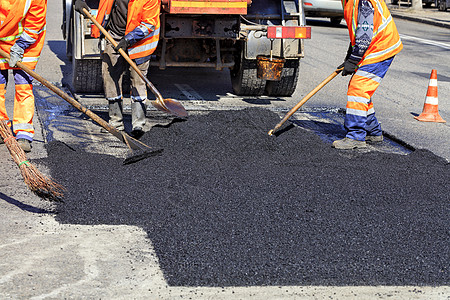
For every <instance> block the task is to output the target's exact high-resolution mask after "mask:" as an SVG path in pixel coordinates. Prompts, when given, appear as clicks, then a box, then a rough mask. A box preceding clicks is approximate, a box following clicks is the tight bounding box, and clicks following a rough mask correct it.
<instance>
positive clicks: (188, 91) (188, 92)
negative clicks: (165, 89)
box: [175, 84, 205, 104]
mask: <svg viewBox="0 0 450 300" xmlns="http://www.w3.org/2000/svg"><path fill="white" fill-rule="evenodd" d="M175 86H176V87H177V88H178V89H179V90H180V91H181V92H182V93H183V95H185V96H186V97H187V98H188V100H189V101H190V102H191V103H193V104H204V101H205V100H204V99H203V98H202V96H200V94H199V93H197V92H196V91H195V90H194V89H193V88H192V87H191V86H190V85H189V84H175Z"/></svg>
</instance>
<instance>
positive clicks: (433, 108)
mask: <svg viewBox="0 0 450 300" xmlns="http://www.w3.org/2000/svg"><path fill="white" fill-rule="evenodd" d="M438 102H439V101H438V87H437V71H436V70H432V71H431V75H430V81H429V83H428V90H427V97H426V98H425V103H424V105H423V110H422V113H421V114H420V115H419V116H417V117H414V118H415V119H416V120H419V121H422V122H437V123H445V122H446V121H445V120H444V119H442V117H441V116H440V115H439V108H438V104H439V103H438Z"/></svg>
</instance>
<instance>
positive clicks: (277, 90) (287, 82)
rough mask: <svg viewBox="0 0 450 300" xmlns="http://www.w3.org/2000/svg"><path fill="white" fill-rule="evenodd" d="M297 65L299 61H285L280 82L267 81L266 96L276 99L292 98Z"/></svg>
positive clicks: (295, 83) (295, 84) (296, 76)
mask: <svg viewBox="0 0 450 300" xmlns="http://www.w3.org/2000/svg"><path fill="white" fill-rule="evenodd" d="M299 65H300V61H299V60H286V62H285V64H284V68H283V70H282V71H281V79H280V81H267V83H266V94H267V95H268V96H276V97H290V96H292V94H293V93H294V92H295V88H296V87H297V81H298V73H299Z"/></svg>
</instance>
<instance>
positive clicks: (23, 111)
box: [0, 70, 34, 141]
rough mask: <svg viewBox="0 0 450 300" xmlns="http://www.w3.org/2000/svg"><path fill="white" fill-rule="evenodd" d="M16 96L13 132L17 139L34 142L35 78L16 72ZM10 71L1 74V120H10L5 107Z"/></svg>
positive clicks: (22, 72)
mask: <svg viewBox="0 0 450 300" xmlns="http://www.w3.org/2000/svg"><path fill="white" fill-rule="evenodd" d="M13 75H14V83H15V90H16V93H15V96H14V111H13V131H14V134H15V135H16V138H18V139H20V138H24V139H27V140H30V141H32V140H33V136H34V126H33V116H34V95H33V86H32V81H33V78H32V77H31V76H30V75H28V74H27V73H25V72H24V71H22V70H14V71H13ZM7 78H8V70H1V72H0V118H2V119H4V120H9V118H8V115H7V112H6V107H5V101H6V100H5V86H6V83H7Z"/></svg>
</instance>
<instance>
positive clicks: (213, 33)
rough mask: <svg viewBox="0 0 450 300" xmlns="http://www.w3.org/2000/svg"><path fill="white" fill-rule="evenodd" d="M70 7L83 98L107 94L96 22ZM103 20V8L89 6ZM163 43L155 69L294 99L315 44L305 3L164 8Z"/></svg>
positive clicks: (195, 0) (193, 1) (205, 1)
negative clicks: (213, 76)
mask: <svg viewBox="0 0 450 300" xmlns="http://www.w3.org/2000/svg"><path fill="white" fill-rule="evenodd" d="M73 2H74V0H63V9H64V13H63V23H62V26H61V28H62V31H63V36H64V39H65V40H66V53H67V56H68V58H69V59H70V60H71V61H72V64H73V66H72V67H73V68H72V69H73V80H72V88H73V89H74V90H75V91H76V92H84V93H100V92H102V91H103V84H102V76H101V59H100V51H99V46H98V45H99V40H98V39H96V38H93V37H91V29H92V26H94V25H93V24H92V23H91V21H90V20H89V19H87V18H84V16H83V15H82V14H79V13H78V12H76V11H75V10H74V8H73ZM86 3H87V4H88V5H89V7H90V8H91V9H92V13H93V14H96V10H97V8H98V6H99V0H86ZM160 17H161V30H160V41H159V43H158V47H157V49H156V51H155V52H154V54H153V55H152V59H151V61H150V66H156V67H159V68H160V69H166V68H170V67H181V68H183V67H185V68H192V67H202V68H215V69H217V70H223V69H229V70H230V77H231V83H232V87H233V91H234V93H235V94H236V95H247V96H259V95H263V94H266V95H269V96H291V95H292V94H293V93H294V91H295V88H296V86H297V81H298V77H299V67H300V59H301V58H303V57H304V46H303V39H307V38H310V37H311V28H310V27H308V26H305V15H304V12H303V8H302V5H301V1H300V3H299V1H298V0H292V1H288V0H162V2H161V16H160Z"/></svg>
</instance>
